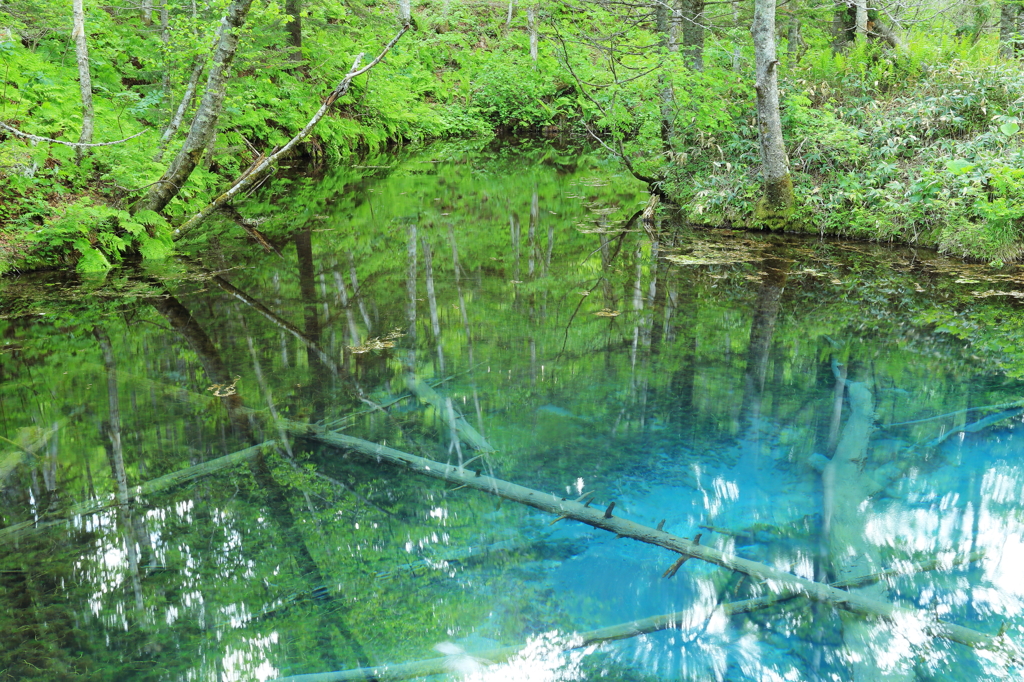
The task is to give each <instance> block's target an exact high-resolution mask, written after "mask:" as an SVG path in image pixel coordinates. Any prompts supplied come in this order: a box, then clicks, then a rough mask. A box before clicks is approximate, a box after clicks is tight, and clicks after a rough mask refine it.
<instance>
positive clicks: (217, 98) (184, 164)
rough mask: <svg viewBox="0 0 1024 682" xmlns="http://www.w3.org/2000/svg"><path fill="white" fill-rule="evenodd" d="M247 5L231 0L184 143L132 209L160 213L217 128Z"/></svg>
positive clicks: (248, 0) (245, 0)
mask: <svg viewBox="0 0 1024 682" xmlns="http://www.w3.org/2000/svg"><path fill="white" fill-rule="evenodd" d="M77 1H78V0H76V2H77ZM251 6H252V0H234V2H232V3H231V5H230V7H228V13H227V16H225V17H224V19H223V20H222V21H221V24H220V28H219V29H218V30H217V48H216V49H215V50H214V53H213V59H212V61H211V64H210V73H209V75H208V76H207V79H206V91H205V92H204V93H203V99H202V100H201V101H200V103H199V110H198V111H196V115H195V118H194V119H193V120H192V127H191V129H190V130H189V132H188V137H187V138H186V139H185V144H184V145H183V146H182V148H181V150H180V151H179V152H178V155H177V156H176V157H175V159H174V161H173V162H171V165H170V167H169V168H168V169H167V171H166V172H165V173H164V175H163V177H162V178H160V180H158V181H157V182H156V183H155V184H154V185H153V186H152V187H151V188H150V190H149V193H148V194H147V195H146V198H145V199H143V200H142V201H140V202H139V203H137V204H136V205H135V207H134V210H136V211H137V210H140V209H149V210H151V211H162V210H163V209H164V207H166V206H167V204H168V203H170V201H171V199H173V198H174V197H175V196H176V195H177V194H178V192H179V191H181V187H182V186H183V185H184V184H185V182H186V181H187V180H188V177H189V176H190V175H191V174H192V171H193V170H195V168H196V166H198V165H199V162H200V161H201V160H202V158H203V151H204V150H205V149H206V146H207V145H208V144H209V143H210V139H211V138H212V137H213V135H214V132H215V131H216V129H217V119H218V118H219V117H220V111H221V108H222V107H223V106H224V94H225V85H226V81H227V77H228V74H229V73H230V71H231V62H232V61H234V59H235V50H236V49H237V47H238V29H239V28H240V27H241V26H242V24H244V23H245V18H246V16H247V15H248V13H249V8H250V7H251Z"/></svg>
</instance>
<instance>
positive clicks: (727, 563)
mask: <svg viewBox="0 0 1024 682" xmlns="http://www.w3.org/2000/svg"><path fill="white" fill-rule="evenodd" d="M289 431H291V432H292V433H293V434H295V435H302V436H304V437H306V438H308V439H309V440H312V441H315V442H319V443H322V444H324V445H329V446H332V447H336V448H339V449H342V450H348V451H352V452H358V453H361V454H363V455H366V456H369V457H372V458H374V459H376V460H377V461H381V462H383V461H387V462H390V463H392V464H396V465H399V466H403V467H407V468H409V469H411V470H412V471H414V472H416V473H418V474H421V475H424V476H429V477H431V478H437V479H440V480H443V481H447V482H449V483H453V484H456V485H461V486H465V487H467V488H474V489H476V490H480V491H483V492H486V493H489V494H492V495H496V496H498V497H501V498H504V499H508V500H512V501H514V502H518V503H520V504H524V505H527V506H530V507H533V508H535V509H539V510H541V511H544V512H547V513H549V514H554V515H556V516H565V517H566V518H569V519H573V520H575V521H580V522H582V523H585V524H587V525H589V526H593V527H594V528H600V529H601V530H606V531H609V532H611V533H615V534H617V535H622V536H624V537H629V538H632V539H634V540H638V541H640V542H644V543H647V544H651V545H657V546H659V547H664V548H665V549H669V550H671V551H673V552H677V553H679V554H681V555H684V556H690V557H693V558H695V559H700V560H701V561H706V562H708V563H711V564H715V565H716V566H721V567H723V568H727V569H729V570H732V571H738V572H740V573H744V574H746V575H748V576H750V577H751V578H754V579H756V580H759V581H763V582H766V583H768V586H769V587H770V589H773V590H789V591H792V592H793V593H794V594H797V595H804V596H807V597H808V598H810V599H813V600H815V601H820V602H826V603H828V604H832V605H833V606H837V607H839V608H841V609H844V610H846V611H850V612H853V613H859V614H862V615H866V616H872V617H875V618H880V619H882V620H885V621H888V622H890V623H894V624H896V623H898V624H900V625H902V626H906V625H908V624H910V623H913V624H915V626H916V627H918V628H920V630H921V631H923V632H925V633H926V634H928V635H930V636H932V637H940V638H944V639H948V640H951V641H954V642H959V643H961V644H964V645H965V646H968V647H972V648H982V649H989V650H993V651H1001V652H1004V653H1006V654H1008V655H1009V656H1010V657H1011V658H1013V659H1017V658H1020V656H1021V654H1020V652H1019V651H1018V650H1017V647H1016V646H1015V644H1014V643H1013V642H1011V641H1009V640H1008V639H1006V638H1005V637H1004V636H1001V635H1000V636H993V635H989V634H986V633H983V632H978V631H977V630H972V629H970V628H966V627H963V626H961V625H956V624H954V623H947V622H943V621H939V620H936V619H935V618H934V616H932V615H931V614H929V613H926V612H923V611H920V610H917V609H912V608H904V607H899V606H895V605H893V604H891V603H888V602H884V601H881V600H878V599H875V598H873V597H870V596H866V595H863V594H859V593H855V592H848V591H846V590H843V589H840V588H837V587H833V586H831V585H828V584H825V583H820V582H816V581H814V580H809V579H807V578H801V577H799V576H797V575H794V574H792V573H788V572H786V571H783V570H780V569H777V568H773V567H771V566H766V565H765V564H761V563H758V562H756V561H750V560H749V559H743V558H741V557H738V556H735V555H733V554H727V553H725V552H722V551H719V550H717V549H715V548H713V547H709V546H706V545H699V544H696V543H694V542H692V541H691V540H688V539H686V538H682V537H679V536H676V535H673V534H671V533H667V532H665V531H662V530H657V529H655V528H651V527H649V526H644V525H642V524H639V523H635V522H633V521H630V520H628V519H624V518H622V517H619V516H611V517H606V516H605V513H604V510H600V509H595V508H591V507H588V506H586V505H584V504H581V503H580V502H575V501H571V500H567V499H565V498H562V497H559V496H557V495H553V494H550V493H543V492H541V491H539V490H534V489H532V488H527V487H525V486H521V485H517V484H515V483H510V482H508V481H504V480H501V479H498V478H493V477H491V476H485V475H483V474H482V472H481V471H480V470H479V469H477V470H476V471H473V470H472V469H460V468H459V467H457V466H451V465H447V464H444V463H441V462H436V461H433V460H429V459H426V458H424V457H418V456H416V455H412V454H409V453H406V452H402V451H400V450H396V449H394V448H389V447H387V446H385V445H381V444H378V443H372V442H370V441H366V440H363V439H361V438H355V437H353V436H347V435H344V434H338V433H331V432H322V431H321V432H318V431H315V430H312V429H310V428H309V427H308V426H303V425H291V426H289ZM311 679H312V678H311ZM324 679H327V678H324Z"/></svg>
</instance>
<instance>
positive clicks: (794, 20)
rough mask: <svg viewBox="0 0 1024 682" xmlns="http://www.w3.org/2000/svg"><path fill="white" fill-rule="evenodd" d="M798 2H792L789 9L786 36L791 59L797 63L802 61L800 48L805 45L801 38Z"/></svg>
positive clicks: (795, 0) (794, 0)
mask: <svg viewBox="0 0 1024 682" xmlns="http://www.w3.org/2000/svg"><path fill="white" fill-rule="evenodd" d="M797 9H799V7H798V6H797V0H791V4H790V8H789V32H788V33H787V35H786V41H787V43H788V44H787V46H786V50H787V52H789V57H790V59H792V60H793V62H792V63H795V62H796V61H797V60H799V59H800V47H801V45H802V44H803V38H801V37H800V17H799V16H798V15H797Z"/></svg>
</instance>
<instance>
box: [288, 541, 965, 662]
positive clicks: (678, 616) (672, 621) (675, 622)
mask: <svg viewBox="0 0 1024 682" xmlns="http://www.w3.org/2000/svg"><path fill="white" fill-rule="evenodd" d="M982 556H983V554H982V553H981V552H975V553H974V554H972V555H970V556H969V557H964V558H957V559H954V560H953V561H952V562H950V563H949V564H948V565H949V566H953V565H956V564H960V563H966V562H971V561H977V560H979V559H981V558H982ZM946 566H947V564H943V563H941V562H938V561H934V560H933V561H928V562H925V563H923V564H917V565H914V566H912V567H909V568H908V569H907V570H905V571H886V572H883V573H872V574H871V575H866V576H860V577H858V578H854V579H852V580H850V581H845V582H844V583H836V584H834V585H833V587H844V586H853V585H868V584H871V583H873V582H878V581H880V580H884V579H886V578H888V577H891V576H892V575H906V574H909V573H914V572H919V571H931V570H935V569H937V568H945V567H946ZM796 596H798V595H797V593H795V592H788V593H781V594H776V595H768V596H765V597H758V598H755V599H744V600H742V601H734V602H728V603H725V604H722V605H721V606H720V607H719V609H716V611H718V610H720V611H721V612H722V613H723V614H725V615H726V616H735V615H738V614H741V613H750V612H751V611H757V610H759V609H764V608H767V607H769V606H773V605H775V604H778V603H781V602H784V601H786V600H789V599H792V598H794V597H796ZM693 615H694V614H693V612H692V611H676V612H675V613H667V614H664V615H660V616H651V617H649V618H641V619H639V620H634V621H629V622H627V623H619V624H617V625H611V626H608V627H604V628H598V629H596V630H590V631H589V632H584V633H580V634H575V633H574V634H572V635H570V636H568V637H567V638H566V641H565V643H564V644H563V645H562V646H561V647H560V650H561V651H571V650H573V649H582V648H584V647H588V646H594V645H596V644H602V643H604V642H614V641H616V640H620V639H630V638H632V637H639V636H640V635H647V634H651V633H653V632H660V631H662V630H672V629H682V628H683V626H684V624H685V623H686V622H688V621H690V622H692V621H693ZM525 646H526V645H520V646H510V647H500V648H497V649H489V650H487V651H476V652H471V653H468V654H465V655H464V656H445V657H443V658H429V659H425V660H422V661H412V662H409V663H395V664H384V665H379V666H374V667H370V668H354V669H352V670H337V671H333V672H322V673H308V674H305V675H289V676H287V677H280V678H278V679H276V680H273V681H272V682H347V681H348V680H407V679H413V678H416V677H426V676H428V675H439V674H443V673H447V672H454V668H456V667H457V664H458V663H459V659H461V658H466V657H468V658H471V659H474V660H476V661H480V662H484V661H486V662H489V663H497V662H500V661H505V660H508V659H509V658H511V657H513V656H514V655H515V654H517V653H519V652H520V651H522V650H523V649H524V648H525ZM453 659H454V660H453Z"/></svg>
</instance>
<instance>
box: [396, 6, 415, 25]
mask: <svg viewBox="0 0 1024 682" xmlns="http://www.w3.org/2000/svg"><path fill="white" fill-rule="evenodd" d="M411 20H412V2H411V0H398V21H399V22H400V23H401V24H402V25H403V26H404V25H406V24H408V23H409V22H410V21H411Z"/></svg>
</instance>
